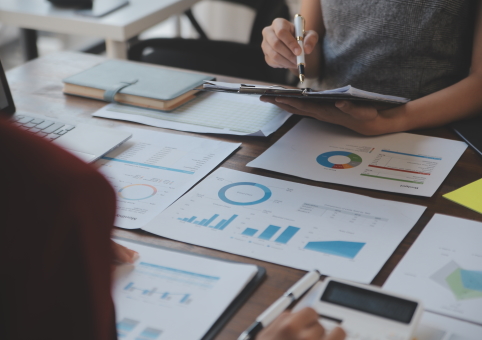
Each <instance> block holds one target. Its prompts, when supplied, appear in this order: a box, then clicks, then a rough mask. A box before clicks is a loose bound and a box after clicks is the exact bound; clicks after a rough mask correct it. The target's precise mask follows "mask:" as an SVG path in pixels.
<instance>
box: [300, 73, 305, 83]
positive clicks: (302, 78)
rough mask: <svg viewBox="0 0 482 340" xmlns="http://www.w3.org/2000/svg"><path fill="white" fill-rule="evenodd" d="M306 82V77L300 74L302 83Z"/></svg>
mask: <svg viewBox="0 0 482 340" xmlns="http://www.w3.org/2000/svg"><path fill="white" fill-rule="evenodd" d="M304 81H305V75H304V74H300V82H301V83H303V82H304Z"/></svg>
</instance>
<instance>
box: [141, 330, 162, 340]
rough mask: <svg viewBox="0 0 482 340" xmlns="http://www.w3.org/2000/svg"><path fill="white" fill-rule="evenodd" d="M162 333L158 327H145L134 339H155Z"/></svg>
mask: <svg viewBox="0 0 482 340" xmlns="http://www.w3.org/2000/svg"><path fill="white" fill-rule="evenodd" d="M161 334H162V331H161V330H160V329H155V328H151V327H147V328H146V329H144V330H143V331H142V333H141V334H139V336H138V337H136V340H156V339H157V338H158V337H159V335H161Z"/></svg>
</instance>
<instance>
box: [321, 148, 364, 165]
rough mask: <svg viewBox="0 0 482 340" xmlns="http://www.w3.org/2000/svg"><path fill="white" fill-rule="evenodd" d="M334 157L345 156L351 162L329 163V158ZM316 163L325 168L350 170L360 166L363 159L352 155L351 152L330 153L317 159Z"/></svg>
mask: <svg viewBox="0 0 482 340" xmlns="http://www.w3.org/2000/svg"><path fill="white" fill-rule="evenodd" d="M333 156H345V157H348V158H349V159H350V161H349V162H348V163H344V164H336V163H332V162H330V161H329V158H330V157H333ZM316 161H317V162H318V164H320V165H323V166H324V167H327V168H332V169H350V168H354V167H356V166H358V165H360V164H361V163H362V158H361V157H360V156H358V155H357V154H355V153H351V152H349V151H330V152H325V153H322V154H321V155H319V156H318V157H316Z"/></svg>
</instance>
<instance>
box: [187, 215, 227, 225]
mask: <svg viewBox="0 0 482 340" xmlns="http://www.w3.org/2000/svg"><path fill="white" fill-rule="evenodd" d="M217 217H219V215H218V214H215V215H213V216H211V218H209V219H206V218H205V219H202V220H201V219H199V220H196V218H197V216H192V217H186V218H178V220H179V221H184V222H189V223H193V224H197V225H202V226H204V227H207V226H208V225H209V223H211V222H212V221H214V220H215V219H216V218H217Z"/></svg>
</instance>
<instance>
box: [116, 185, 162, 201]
mask: <svg viewBox="0 0 482 340" xmlns="http://www.w3.org/2000/svg"><path fill="white" fill-rule="evenodd" d="M134 187H148V188H149V189H152V193H150V194H149V195H147V196H144V197H138V198H132V197H129V195H126V192H125V191H126V190H128V189H129V188H131V189H132V188H134ZM123 192H124V193H123ZM117 194H118V195H119V196H120V197H121V198H123V199H125V200H129V201H141V200H145V199H146V198H149V197H152V196H154V195H155V194H157V188H156V187H153V186H152V185H149V184H130V185H127V186H125V187H123V188H121V189H119V191H117Z"/></svg>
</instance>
